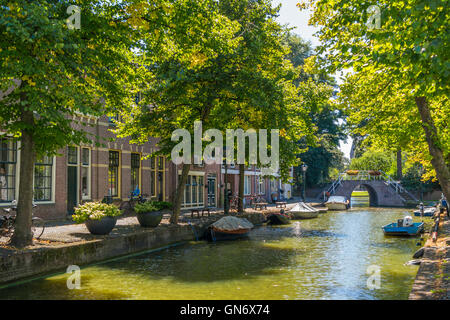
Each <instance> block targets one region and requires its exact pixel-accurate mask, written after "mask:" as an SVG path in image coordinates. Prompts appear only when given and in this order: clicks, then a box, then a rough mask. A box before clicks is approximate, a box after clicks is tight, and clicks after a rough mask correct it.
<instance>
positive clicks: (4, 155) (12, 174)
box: [0, 138, 17, 202]
mask: <svg viewBox="0 0 450 320" xmlns="http://www.w3.org/2000/svg"><path fill="white" fill-rule="evenodd" d="M16 163H17V142H15V141H13V140H12V139H10V138H0V202H11V201H13V200H14V199H15V198H16Z"/></svg>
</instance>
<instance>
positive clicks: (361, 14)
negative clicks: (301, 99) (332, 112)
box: [299, 0, 450, 198]
mask: <svg viewBox="0 0 450 320" xmlns="http://www.w3.org/2000/svg"><path fill="white" fill-rule="evenodd" d="M370 5H371V4H369V3H365V2H360V1H344V0H338V1H334V0H333V1H331V0H317V1H315V0H312V1H304V2H302V3H301V4H299V6H300V7H301V8H304V7H306V6H310V7H311V8H312V9H313V11H314V13H313V15H312V17H311V20H310V22H311V23H312V24H313V25H316V26H318V27H319V28H320V29H319V32H318V35H319V38H320V40H321V42H322V45H321V46H320V48H319V53H320V54H321V57H322V58H323V60H322V62H323V65H324V66H326V68H327V70H329V71H330V72H334V71H336V70H344V69H350V70H351V71H352V72H351V73H350V75H349V76H348V77H347V80H346V83H345V85H344V86H343V87H342V92H341V101H342V102H343V103H344V104H345V106H346V107H347V108H349V110H350V112H349V113H350V114H351V118H352V119H351V121H355V122H356V123H358V122H360V123H361V122H362V121H364V124H363V125H362V126H361V127H360V129H358V130H357V131H358V132H359V133H362V134H367V135H368V136H370V138H369V139H371V140H372V142H374V143H378V144H382V145H383V146H384V147H390V148H398V147H401V148H402V150H410V151H413V152H415V154H416V155H417V157H420V158H421V160H422V161H423V162H424V163H426V162H429V163H431V165H432V167H433V169H434V171H435V172H436V176H437V178H438V180H439V182H440V185H441V187H442V189H443V192H444V194H445V195H446V196H447V198H450V169H449V168H450V160H449V159H450V158H449V145H450V143H449V141H450V140H449V139H448V138H449V137H448V130H447V129H446V125H445V123H448V114H449V113H448V109H449V108H448V106H449V104H448V93H449V87H448V83H449V76H450V63H449V62H448V60H449V59H448V58H449V54H450V53H449V52H450V50H449V33H448V30H447V29H448V9H447V8H448V4H447V1H445V0H440V1H439V0H438V1H431V2H430V1H426V0H414V1H410V0H396V1H387V0H386V1H377V6H378V8H379V12H380V16H379V17H377V16H374V13H373V12H372V11H371V10H368V9H369V6H370ZM375 14H376V13H375ZM373 19H375V20H377V19H378V20H379V21H380V25H379V26H376V25H375V27H373V25H374V24H373Z"/></svg>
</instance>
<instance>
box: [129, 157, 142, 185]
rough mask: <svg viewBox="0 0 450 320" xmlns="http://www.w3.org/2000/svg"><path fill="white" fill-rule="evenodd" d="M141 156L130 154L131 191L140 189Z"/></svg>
mask: <svg viewBox="0 0 450 320" xmlns="http://www.w3.org/2000/svg"><path fill="white" fill-rule="evenodd" d="M140 175H141V155H140V154H139V153H132V154H131V188H132V189H133V190H135V189H140V188H141V181H140Z"/></svg>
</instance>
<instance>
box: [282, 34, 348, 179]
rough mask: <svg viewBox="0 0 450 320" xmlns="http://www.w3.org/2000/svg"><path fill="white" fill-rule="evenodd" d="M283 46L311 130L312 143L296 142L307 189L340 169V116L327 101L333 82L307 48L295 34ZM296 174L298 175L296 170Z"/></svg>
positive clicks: (289, 35)
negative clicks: (306, 112)
mask: <svg viewBox="0 0 450 320" xmlns="http://www.w3.org/2000/svg"><path fill="white" fill-rule="evenodd" d="M285 43H286V44H287V45H288V46H289V48H290V50H291V51H290V53H289V54H288V56H287V57H288V59H289V60H290V61H291V62H292V64H293V65H294V66H295V67H297V68H298V69H299V73H298V76H297V77H296V79H295V80H294V83H295V84H296V86H297V88H298V94H299V99H300V101H299V103H302V104H303V105H304V106H306V108H305V109H307V110H309V117H310V118H311V122H312V125H313V126H314V135H315V139H313V140H312V141H307V140H306V139H305V138H303V139H300V141H299V142H298V145H299V147H300V148H301V149H302V150H303V151H302V152H301V154H298V158H299V159H300V160H301V161H302V162H303V163H305V164H307V165H308V171H307V172H306V181H307V184H308V185H309V186H311V185H315V184H318V183H321V182H324V181H326V180H328V179H329V175H330V172H331V169H332V168H341V169H342V162H343V154H342V152H341V151H339V141H340V140H343V139H345V135H344V125H343V124H340V122H341V123H342V121H341V120H343V119H344V114H343V113H342V112H341V111H340V110H339V109H338V110H336V108H335V106H334V105H333V103H332V101H331V98H332V96H333V89H334V87H335V82H334V80H333V79H332V78H331V77H330V76H329V75H328V74H326V73H324V72H322V70H320V68H318V67H317V65H316V63H317V62H316V57H315V56H313V53H314V52H313V49H312V47H311V44H310V43H309V42H305V41H303V40H302V39H301V38H300V37H299V36H297V35H295V34H288V35H287V37H286V39H285ZM296 171H297V172H300V168H297V170H296ZM297 180H298V179H297ZM297 182H298V181H297Z"/></svg>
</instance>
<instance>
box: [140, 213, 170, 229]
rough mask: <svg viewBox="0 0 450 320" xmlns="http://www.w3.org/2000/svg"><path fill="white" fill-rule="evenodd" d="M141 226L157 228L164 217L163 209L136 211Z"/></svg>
mask: <svg viewBox="0 0 450 320" xmlns="http://www.w3.org/2000/svg"><path fill="white" fill-rule="evenodd" d="M136 216H137V219H138V221H139V224H140V225H141V227H144V228H156V227H157V226H158V225H159V223H160V222H161V220H162V218H163V213H162V211H153V212H142V213H136Z"/></svg>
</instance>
